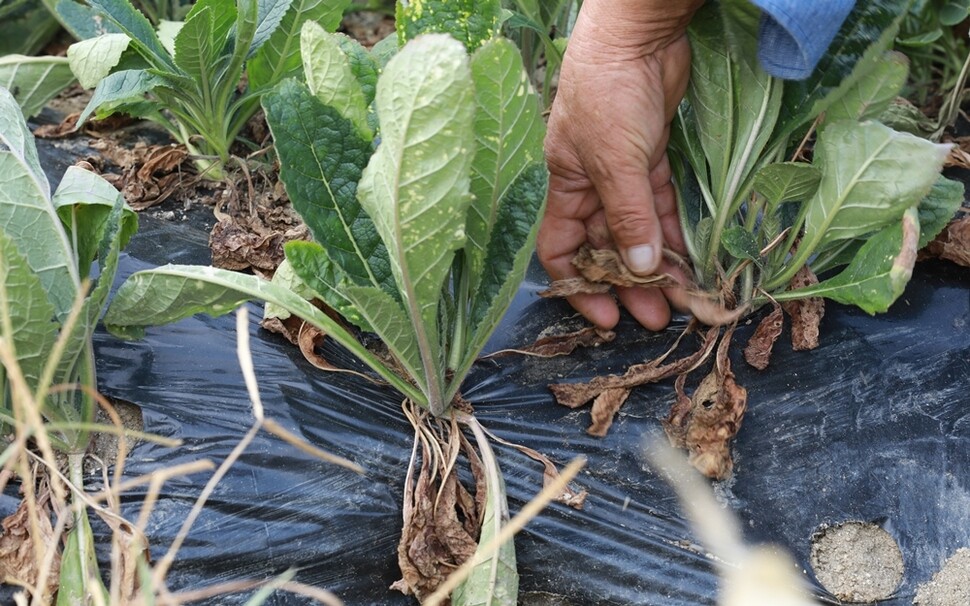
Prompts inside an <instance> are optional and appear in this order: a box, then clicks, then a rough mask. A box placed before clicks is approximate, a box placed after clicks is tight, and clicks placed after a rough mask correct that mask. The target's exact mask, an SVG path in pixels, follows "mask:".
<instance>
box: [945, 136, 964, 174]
mask: <svg viewBox="0 0 970 606" xmlns="http://www.w3.org/2000/svg"><path fill="white" fill-rule="evenodd" d="M960 144H961V146H962V145H964V144H965V141H960ZM951 166H956V167H958V168H970V153H967V150H965V149H963V147H956V146H954V147H951V148H950V153H948V154H947V156H946V159H945V160H944V161H943V168H948V167H951Z"/></svg>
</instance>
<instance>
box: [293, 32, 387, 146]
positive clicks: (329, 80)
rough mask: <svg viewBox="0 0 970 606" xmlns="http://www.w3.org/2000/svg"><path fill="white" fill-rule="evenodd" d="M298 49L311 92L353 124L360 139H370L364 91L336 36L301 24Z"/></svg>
mask: <svg viewBox="0 0 970 606" xmlns="http://www.w3.org/2000/svg"><path fill="white" fill-rule="evenodd" d="M300 49H301V50H300V52H301V53H302V55H303V57H304V60H303V71H304V73H305V74H306V83H307V87H308V88H309V89H310V92H311V93H313V95H314V96H315V97H316V98H317V99H319V100H320V101H321V102H322V103H323V104H324V105H327V106H330V107H332V108H333V109H335V110H337V113H339V114H340V115H341V116H342V117H343V118H344V119H346V120H350V121H351V122H353V123H354V126H356V127H357V132H358V133H359V134H360V136H361V137H362V138H363V139H365V140H367V141H370V140H371V139H373V136H374V135H373V133H372V132H371V130H370V127H369V126H368V125H367V106H368V103H367V101H366V100H365V98H364V91H363V89H362V88H361V86H360V83H359V82H358V81H357V77H356V76H355V75H354V73H353V71H352V70H351V67H350V59H349V58H348V57H347V55H346V54H345V53H344V51H343V49H342V48H341V46H340V44H339V43H338V41H337V34H328V33H327V32H326V31H324V29H323V28H322V27H320V26H319V25H317V24H316V23H314V22H312V21H307V22H306V23H305V24H304V25H303V34H302V36H301V38H300Z"/></svg>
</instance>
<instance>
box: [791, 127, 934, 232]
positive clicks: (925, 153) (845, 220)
mask: <svg viewBox="0 0 970 606" xmlns="http://www.w3.org/2000/svg"><path fill="white" fill-rule="evenodd" d="M948 150H949V148H948V147H947V146H945V145H936V144H933V143H930V142H929V141H926V140H925V139H920V138H918V137H915V136H913V135H910V134H906V133H898V132H896V131H894V130H892V129H890V128H888V127H886V126H883V125H882V124H879V123H878V122H866V123H862V124H857V123H854V122H838V123H835V124H832V125H831V126H830V127H829V128H827V129H826V130H825V132H824V133H822V134H821V135H820V137H819V140H818V143H817V145H816V147H815V161H816V164H817V166H818V167H819V169H820V170H821V171H822V181H821V183H820V184H819V188H818V191H817V192H816V193H815V196H813V197H812V199H811V200H810V201H809V203H808V210H807V214H806V217H805V233H804V238H803V239H802V244H801V246H802V247H808V248H809V249H810V250H812V249H815V250H818V249H820V247H822V246H825V245H827V244H830V243H832V242H836V241H839V240H845V239H851V238H858V237H860V236H864V235H865V234H867V233H870V232H874V231H878V230H880V229H882V228H884V227H886V226H888V225H891V224H894V223H897V222H898V221H899V217H900V216H902V214H903V211H905V210H906V209H907V208H910V207H914V206H916V205H917V204H918V203H919V201H920V200H922V199H923V197H924V196H925V195H926V194H927V192H929V190H930V187H931V186H932V185H933V182H934V181H936V179H937V176H938V174H939V172H940V167H941V166H942V164H943V160H944V158H945V157H946V155H947V152H948Z"/></svg>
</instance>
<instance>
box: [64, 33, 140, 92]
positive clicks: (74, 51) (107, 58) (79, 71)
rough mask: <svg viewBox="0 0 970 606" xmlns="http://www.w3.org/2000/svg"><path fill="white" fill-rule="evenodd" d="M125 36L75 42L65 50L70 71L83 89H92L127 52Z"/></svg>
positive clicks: (106, 36) (129, 39) (99, 37)
mask: <svg viewBox="0 0 970 606" xmlns="http://www.w3.org/2000/svg"><path fill="white" fill-rule="evenodd" d="M130 42H131V38H129V37H128V36H127V34H104V35H101V36H98V37H97V38H89V39H87V40H81V41H80V42H75V43H74V44H72V45H71V46H69V47H68V48H67V60H68V62H69V63H70V65H71V71H73V72H74V75H75V76H77V79H78V82H80V83H81V86H83V87H84V88H94V87H95V86H97V85H98V83H99V82H101V80H103V79H104V78H106V77H107V76H108V74H110V73H111V70H112V69H114V67H115V66H116V65H118V62H119V61H121V55H122V54H123V53H124V52H125V50H127V48H128V44H129V43H130Z"/></svg>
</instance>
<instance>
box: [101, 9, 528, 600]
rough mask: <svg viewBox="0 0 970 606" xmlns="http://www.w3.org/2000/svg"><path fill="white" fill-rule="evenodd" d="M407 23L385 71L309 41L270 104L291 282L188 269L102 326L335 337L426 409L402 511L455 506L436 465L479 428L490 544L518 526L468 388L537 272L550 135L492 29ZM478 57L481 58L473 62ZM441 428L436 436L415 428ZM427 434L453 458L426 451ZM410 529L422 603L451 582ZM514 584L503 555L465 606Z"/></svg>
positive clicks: (508, 548)
mask: <svg viewBox="0 0 970 606" xmlns="http://www.w3.org/2000/svg"><path fill="white" fill-rule="evenodd" d="M413 6H416V5H412V7H413ZM435 6H436V7H437V5H435ZM424 8H425V10H431V5H429V4H425V5H424ZM479 8H480V7H479ZM438 14H439V16H440V15H442V14H443V13H438ZM475 14H477V15H479V14H486V15H488V14H493V13H488V12H485V13H475ZM403 17H404V18H403V19H401V20H400V21H399V23H400V24H401V25H400V26H401V28H402V29H401V30H399V31H400V32H402V33H401V38H402V40H403V41H409V42H407V44H405V45H404V46H403V48H402V49H401V50H400V51H399V52H397V53H396V55H395V56H394V57H393V58H390V59H389V60H387V62H386V66H385V67H383V69H381V67H380V66H381V65H382V64H383V63H384V59H385V58H386V57H387V55H386V54H384V53H385V51H386V50H387V49H384V51H381V50H377V51H376V52H375V54H369V53H367V52H366V51H365V50H364V49H363V48H362V47H360V45H359V44H357V43H356V42H354V41H352V40H350V39H349V38H346V37H344V36H340V35H333V34H328V33H326V32H325V31H324V30H323V29H322V28H320V27H318V26H316V25H315V24H311V23H308V24H306V25H305V26H304V27H303V35H302V40H301V45H302V49H303V51H302V57H303V65H304V71H305V74H306V84H305V85H304V84H301V83H299V82H297V81H295V80H288V81H285V82H283V83H282V84H281V85H280V86H278V87H277V88H276V89H275V90H274V91H273V92H272V93H270V94H267V95H265V96H264V98H263V107H264V109H265V111H266V115H267V121H268V122H269V124H270V128H271V129H272V132H273V137H274V140H275V141H276V147H277V153H278V154H279V157H280V165H281V179H282V180H283V182H284V183H285V185H286V189H287V192H288V194H289V196H290V199H291V200H292V202H293V205H294V207H295V208H296V209H297V210H298V211H299V212H300V214H301V215H302V217H303V219H304V221H305V222H306V224H307V225H308V227H309V228H310V230H311V232H312V234H313V235H314V238H315V240H316V242H313V243H308V242H291V243H289V244H288V245H287V246H286V258H287V263H288V266H287V267H288V269H287V270H285V271H281V272H280V274H281V275H288V276H289V277H288V278H286V279H285V280H284V279H282V278H281V279H280V280H279V281H275V280H274V282H273V283H270V282H266V281H264V280H261V279H259V278H257V277H254V276H245V275H239V274H235V273H232V272H227V271H222V270H217V269H214V268H210V267H192V266H166V267H162V268H158V269H155V270H151V271H148V272H140V273H138V274H135V275H133V276H132V277H131V278H129V280H128V281H127V282H126V283H125V284H124V285H123V286H122V287H121V289H120V290H119V292H118V296H117V297H116V298H115V300H114V302H113V303H112V306H111V308H110V309H109V310H108V313H107V315H106V318H105V322H106V324H107V325H108V327H109V329H110V330H112V331H114V332H116V333H119V334H124V335H128V336H137V335H138V334H140V332H141V331H142V330H143V327H144V326H147V325H155V324H164V323H167V322H172V321H175V320H178V319H180V318H183V317H186V316H188V315H191V314H193V313H198V312H205V313H210V314H216V315H218V314H222V313H226V312H227V311H229V310H230V309H232V308H233V307H235V306H236V305H238V304H240V303H241V302H243V301H246V300H249V299H254V298H255V299H262V300H264V301H266V302H267V303H272V304H273V305H274V306H275V307H276V308H277V309H278V310H280V309H281V310H284V311H285V312H286V313H289V314H293V315H296V316H298V317H300V318H302V319H303V320H305V321H306V322H308V323H310V324H311V325H313V326H316V327H318V328H319V329H321V330H323V331H325V332H326V333H327V334H328V335H329V336H331V337H332V338H334V339H335V340H337V341H338V342H339V343H341V344H342V345H344V346H345V347H347V348H348V349H349V350H351V351H352V352H353V353H354V354H355V355H357V356H358V357H359V358H360V359H361V360H363V361H364V362H365V363H367V364H368V365H369V366H370V367H371V368H372V369H374V371H376V372H377V373H378V374H379V375H380V376H381V377H382V378H383V379H384V380H386V381H387V382H388V383H390V384H391V385H393V386H394V387H395V388H397V389H398V390H399V391H400V392H401V393H403V394H404V395H405V396H406V397H407V399H408V400H409V401H410V402H411V403H412V405H413V406H416V407H417V408H416V409H414V410H413V411H411V412H409V413H408V414H409V418H411V420H412V422H413V423H415V426H416V445H415V452H416V453H417V454H420V457H421V465H420V469H419V470H418V471H417V474H416V477H420V478H423V479H419V480H414V479H413V478H412V475H413V474H414V469H412V473H409V478H412V479H409V487H408V488H407V489H406V492H407V495H409V496H407V497H406V498H407V499H408V504H406V505H405V510H406V511H408V510H420V508H421V507H427V506H433V505H431V504H432V503H434V502H436V500H435V493H434V491H432V492H430V493H429V492H426V490H427V488H426V487H427V486H432V485H435V486H439V487H440V490H441V491H443V492H447V491H449V490H450V491H455V490H458V488H457V482H456V480H455V479H454V478H455V476H454V473H455V471H454V465H453V463H454V460H453V459H450V458H448V457H444V458H443V457H441V456H440V455H438V454H436V453H442V452H451V453H454V456H455V457H457V455H458V452H459V451H461V450H465V451H466V452H470V449H471V445H470V444H469V443H468V441H467V440H466V439H465V438H464V437H463V436H462V435H461V434H460V432H458V431H457V430H456V429H454V428H451V425H450V423H449V421H448V420H449V419H453V420H454V421H453V422H457V423H461V424H462V425H465V426H466V427H468V428H470V429H471V431H472V433H473V435H474V438H475V443H476V445H477V448H478V452H479V454H475V455H473V454H469V461H471V462H472V471H473V474H474V475H475V477H476V478H477V480H478V481H479V490H481V491H484V494H486V495H487V497H486V498H485V501H484V503H485V505H484V509H482V510H481V511H477V512H467V511H466V512H465V514H467V516H466V517H464V519H466V520H473V522H470V523H471V524H472V526H473V527H474V534H478V535H480V536H478V537H477V538H478V540H479V542H480V543H486V542H487V539H488V538H489V537H491V536H495V535H496V534H497V533H498V531H499V529H500V528H501V527H502V526H503V525H504V523H505V522H506V521H507V519H508V508H507V505H506V502H505V488H504V485H503V483H502V478H501V475H500V473H499V470H498V466H497V463H496V462H495V459H494V455H493V454H492V451H491V448H490V446H489V443H488V439H487V437H486V434H485V432H484V430H483V429H482V428H481V427H480V426H479V425H478V422H477V421H476V420H475V417H474V416H473V415H472V414H470V413H469V412H468V409H467V406H466V405H464V404H462V403H461V402H462V401H461V400H460V397H459V389H460V387H461V384H462V381H463V380H464V378H465V376H466V375H467V373H468V371H469V370H470V368H471V366H472V364H473V363H474V361H475V359H476V357H477V356H478V354H479V352H480V351H481V349H482V348H483V347H484V345H485V343H486V341H487V340H488V338H489V336H490V335H491V334H492V332H493V331H494V330H495V327H496V326H497V325H498V322H499V320H500V318H501V316H502V314H503V313H504V312H505V310H506V309H507V307H508V305H509V304H510V302H511V300H512V297H513V296H514V294H515V292H516V289H517V287H518V285H519V283H520V282H521V279H522V277H523V275H524V272H525V268H526V265H527V262H528V259H529V257H530V256H531V252H532V248H533V245H534V241H535V236H536V231H537V228H538V220H539V217H540V215H541V213H542V209H543V205H544V201H545V188H546V180H547V173H546V169H545V165H544V162H543V159H542V139H543V135H544V123H543V121H542V119H541V116H540V110H539V103H538V98H537V96H536V94H535V92H534V91H533V90H532V87H531V85H530V83H529V81H528V77H527V75H526V74H525V72H524V70H523V68H522V63H521V57H520V56H519V53H518V50H517V49H516V48H515V46H514V45H513V44H512V43H510V42H508V41H507V40H503V39H499V38H496V37H495V36H496V32H497V27H498V21H497V20H489V21H487V23H490V24H492V25H489V26H487V27H462V28H461V32H460V33H463V34H464V35H463V39H462V42H463V43H464V44H465V46H464V47H463V46H462V44H459V43H458V42H456V41H455V40H454V39H452V38H449V37H447V36H443V35H440V34H432V35H423V36H417V33H418V30H417V29H412V28H410V26H409V25H408V15H407V14H406V13H405V14H404V15H403ZM422 27H423V26H422ZM412 37H413V40H412ZM466 49H468V50H472V51H474V52H473V54H472V55H471V57H470V58H469V56H468V54H467V51H466ZM378 74H380V75H379V76H378ZM291 272H292V273H291ZM293 274H295V275H296V277H298V278H299V282H302V286H301V287H300V288H299V290H302V291H305V290H309V291H310V292H312V293H313V294H314V295H315V296H316V297H317V298H318V299H320V300H322V301H325V302H326V303H327V304H328V305H329V306H330V307H332V308H333V309H335V310H337V311H338V312H339V313H340V314H341V315H343V317H344V318H345V319H346V320H347V321H349V322H350V323H352V324H354V325H356V326H357V327H358V328H360V329H362V330H366V331H373V332H376V333H377V334H378V335H379V336H380V337H381V338H382V340H383V341H384V343H385V344H386V345H387V347H388V349H389V351H390V359H382V358H379V357H378V356H377V355H375V354H373V353H371V352H370V351H369V350H368V349H366V348H365V347H364V346H363V345H361V343H360V342H359V341H358V340H357V339H356V338H355V336H354V335H353V334H352V333H351V332H350V331H349V330H348V329H347V328H345V327H344V325H343V324H341V323H338V322H336V321H335V320H333V319H331V318H330V316H328V315H327V314H325V313H324V312H322V311H320V310H319V309H318V308H317V307H315V306H314V305H312V304H311V303H309V302H308V301H306V300H305V299H304V298H303V297H302V296H300V295H298V294H296V293H295V292H294V290H291V288H290V283H292V281H293V280H292V278H293ZM456 404H457V406H456ZM429 415H430V419H429ZM437 419H440V420H441V421H440V422H439V421H438V420H437ZM429 421H430V422H434V423H440V425H439V428H438V429H437V430H435V431H434V432H430V433H429V432H428V431H427V429H424V428H422V429H417V428H421V427H423V425H424V424H426V423H428V422H429ZM432 433H434V434H436V435H438V436H439V438H438V439H441V440H444V441H445V442H446V444H445V445H444V446H439V445H434V446H432V445H431V444H430V443H429V441H428V439H429V436H430V435H432ZM444 436H447V438H445V437H444ZM419 443H420V445H421V446H419ZM421 453H423V454H421ZM417 454H416V456H417ZM479 455H480V458H479ZM479 460H480V461H481V462H480V463H475V461H479ZM415 465H416V462H415V461H414V460H412V466H415ZM412 482H415V483H413V484H412ZM422 486H424V487H425V488H421V487H422ZM429 499H430V500H429ZM442 507H445V506H444V505H443V506H442ZM451 514H452V516H453V518H454V519H453V523H454V524H456V525H457V527H462V524H464V522H460V521H459V516H457V515H456V513H455V511H452V512H451ZM407 526H408V524H406V528H405V536H404V539H402V541H403V542H402V548H401V551H400V559H401V562H402V569H403V571H404V577H405V578H404V579H403V581H402V582H401V583H400V584H399V585H398V586H399V587H400V588H401V589H402V590H404V591H406V592H411V593H416V594H418V595H419V597H421V596H424V595H427V594H428V593H430V592H431V591H433V589H434V587H435V586H437V584H438V582H439V581H440V579H437V578H424V577H422V576H421V574H420V573H419V572H418V571H416V570H414V569H413V565H411V564H409V562H408V557H409V556H408V553H409V545H411V543H409V542H408V541H414V543H413V545H415V548H416V549H427V540H426V536H425V535H423V534H421V535H420V536H416V537H412V536H410V535H409V528H408V527H407ZM461 532H467V530H463V531H461ZM471 549H472V550H474V543H472V545H471ZM459 555H460V557H462V558H467V557H469V553H463V554H456V557H458V556H459ZM472 557H474V556H472ZM409 566H410V567H409ZM517 583H518V580H517V576H516V574H515V560H514V548H513V546H512V545H511V543H509V544H507V545H505V546H503V547H502V548H501V549H500V550H498V552H497V553H495V554H492V555H489V556H488V557H483V558H482V561H481V562H479V564H478V565H477V566H476V570H475V572H474V573H473V574H472V575H471V577H470V578H469V580H467V581H466V582H465V583H464V584H463V585H462V586H461V587H460V588H459V589H458V590H457V591H456V592H455V594H454V596H453V600H454V603H456V604H471V603H476V604H477V603H488V604H514V603H515V596H516V588H517Z"/></svg>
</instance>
